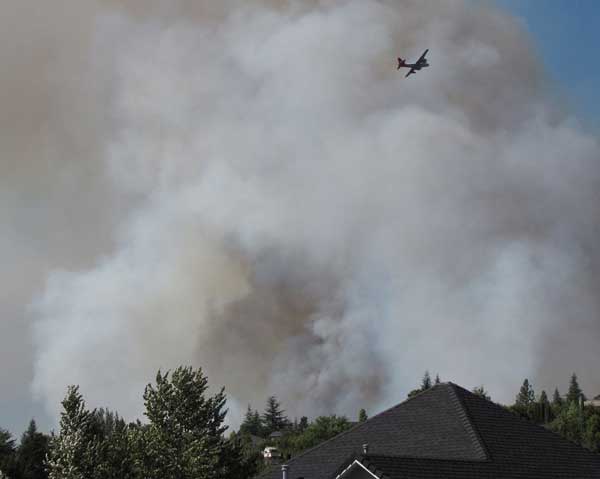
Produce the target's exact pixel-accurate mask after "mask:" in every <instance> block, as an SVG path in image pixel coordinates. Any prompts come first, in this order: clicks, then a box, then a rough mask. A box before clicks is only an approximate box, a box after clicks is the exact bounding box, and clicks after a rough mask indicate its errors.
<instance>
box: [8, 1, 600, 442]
mask: <svg viewBox="0 0 600 479" xmlns="http://www.w3.org/2000/svg"><path fill="white" fill-rule="evenodd" d="M56 1H57V2H58V3H56V4H55V3H52V4H50V3H43V2H39V1H38V0H21V1H18V2H17V1H14V2H0V71H1V72H2V75H0V104H2V105H3V108H2V109H1V110H0V264H2V265H3V268H2V269H1V270H0V282H1V283H2V284H3V285H4V287H3V289H2V291H0V299H1V301H0V317H1V318H2V319H1V320H0V328H1V329H0V362H1V363H2V364H3V365H9V367H3V368H1V369H0V391H2V393H1V394H0V427H5V428H8V429H10V430H11V431H13V432H14V433H15V434H17V435H18V434H20V432H21V431H23V430H24V429H25V427H26V426H27V423H28V421H29V419H30V418H31V417H32V416H34V417H35V418H36V419H38V421H39V422H40V425H41V426H42V428H43V429H46V430H47V429H49V428H51V427H53V426H54V425H55V424H56V418H57V412H58V408H59V404H60V400H61V398H62V395H63V394H64V391H65V388H66V385H67V384H73V383H76V384H80V385H81V388H82V393H83V394H84V397H86V398H87V399H88V400H89V403H90V405H92V406H107V407H109V408H113V409H116V410H118V411H119V412H121V413H122V414H123V415H125V417H127V418H134V417H137V416H139V415H140V414H141V409H140V408H141V400H140V398H141V394H142V391H143V387H144V385H145V384H146V383H147V382H148V381H149V380H150V379H151V378H152V376H153V374H154V373H155V371H156V370H157V369H158V368H162V369H166V368H172V367H175V366H177V365H179V364H188V363H191V364H193V365H201V366H202V367H203V368H205V371H206V372H207V373H208V376H209V381H210V383H211V384H215V385H224V386H226V388H227V391H228V392H229V393H230V400H231V401H230V407H231V417H232V418H233V423H235V421H236V417H237V418H238V419H239V413H240V412H243V411H244V410H245V407H246V405H247V403H248V402H251V403H252V404H253V405H255V406H256V407H261V405H262V402H263V401H264V398H265V397H267V396H268V395H270V394H277V395H278V396H279V397H280V398H281V399H282V401H283V404H284V407H285V409H286V410H287V411H288V412H289V413H290V414H291V415H293V414H297V415H304V414H307V411H312V412H314V413H315V414H319V413H323V414H328V413H332V412H335V413H338V414H348V415H350V416H351V417H352V415H353V414H355V412H356V411H358V409H359V408H362V407H367V409H368V412H369V413H370V414H371V413H372V412H375V411H377V410H380V409H382V408H383V407H386V406H389V405H391V404H394V403H396V402H398V401H399V400H400V399H402V398H403V397H405V395H406V392H408V391H409V390H410V389H412V388H413V387H414V386H415V384H417V383H418V382H419V380H420V376H421V375H422V373H423V372H424V370H425V369H429V370H430V371H431V373H432V374H433V375H434V374H435V373H439V374H440V376H441V377H442V379H443V380H446V379H451V380H454V381H456V382H458V383H460V384H462V385H464V386H465V387H469V388H471V387H475V386H479V385H481V384H484V385H485V386H486V389H488V390H489V392H490V393H491V395H492V397H493V398H495V399H498V400H501V401H510V400H511V399H512V397H513V395H514V392H516V390H517V389H518V387H519V384H520V381H521V380H522V378H523V376H525V375H527V376H529V377H530V379H531V380H532V381H533V383H534V386H535V387H536V388H538V387H545V388H546V389H549V388H554V386H555V385H558V386H561V387H564V385H566V381H567V380H568V377H569V375H570V373H571V372H572V371H573V370H577V372H578V373H580V376H581V380H582V386H583V389H584V390H585V391H586V392H589V394H593V395H595V394H597V393H599V392H600V378H599V377H598V376H597V373H596V371H597V367H596V366H595V365H596V364H597V363H598V361H599V360H600V358H598V357H597V355H598V354H600V350H599V348H597V344H598V342H599V341H600V327H599V326H598V321H597V318H598V316H599V315H600V300H599V299H598V298H600V294H599V293H598V291H597V287H598V286H597V285H598V284H600V281H599V279H600V251H599V248H600V238H599V236H600V234H599V232H598V227H597V224H596V223H597V222H596V215H597V205H598V191H599V188H598V184H600V165H598V151H600V146H599V145H598V135H597V134H596V133H590V132H595V131H597V125H598V119H599V117H600V110H599V109H600V107H599V106H598V105H599V104H600V102H599V101H598V99H599V97H598V92H597V91H596V89H595V84H598V81H599V78H598V76H599V68H600V67H599V63H598V60H597V59H596V58H595V55H594V53H595V52H593V51H592V50H593V46H594V45H595V44H598V35H599V34H598V33H596V32H594V25H593V19H594V18H597V15H595V14H597V12H598V9H599V8H600V7H598V6H597V4H596V2H594V1H591V0H590V1H587V2H583V1H574V0H568V1H567V0H565V1H562V2H559V1H557V0H545V1H542V0H539V1H529V2H526V1H516V0H515V1H510V0H497V1H496V2H495V5H496V6H499V7H500V8H501V13H498V11H497V10H487V9H485V8H472V6H473V3H474V2H469V0H464V1H463V0H445V1H443V2H439V3H438V2H423V1H422V0H404V1H401V2H400V1H398V0H319V1H317V0H305V1H304V0H303V1H298V2H288V1H284V0H173V2H169V3H168V4H166V3H165V2H163V1H162V0H127V1H125V2H123V1H116V0H84V1H79V0H56ZM490 2H491V0H490ZM490 2H488V3H490ZM477 3H479V6H480V7H482V6H484V5H486V3H484V2H483V0H482V2H475V4H476V5H477ZM65 12H68V15H66V14H65ZM232 12H234V13H232ZM505 14H508V16H507V15H505ZM513 16H516V17H517V19H516V20H515V18H514V17H513ZM357 31H359V32H362V33H363V34H361V35H357V34H356V32H357ZM423 45H426V46H427V47H429V48H430V55H429V60H430V63H431V68H429V69H427V70H425V71H423V72H420V73H419V74H417V75H414V76H411V77H410V79H406V80H404V78H403V76H399V75H398V73H397V72H396V69H395V66H396V63H395V58H396V57H397V56H406V57H408V58H409V59H411V58H416V56H418V55H419V54H420V52H421V51H422V48H423ZM290 51H291V52H293V54H290ZM582 52H584V53H582ZM565 62H571V63H569V67H568V68H565ZM571 65H572V66H571ZM465 344H468V345H469V347H468V348H465V347H464V345H465ZM596 351H598V352H596ZM561 381H562V383H561ZM557 383H558V384H557ZM236 414H237V416H236ZM308 414H310V413H308Z"/></svg>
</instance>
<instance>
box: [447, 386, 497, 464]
mask: <svg viewBox="0 0 600 479" xmlns="http://www.w3.org/2000/svg"><path fill="white" fill-rule="evenodd" d="M448 385H449V386H450V388H449V389H450V396H451V398H452V400H453V402H454V405H455V407H456V408H457V412H458V416H459V418H460V419H461V422H462V424H463V426H464V428H465V430H466V431H467V434H468V435H469V437H470V438H471V440H472V441H473V443H474V444H475V448H476V449H477V451H478V452H479V454H480V455H481V459H482V460H486V461H489V460H490V459H491V456H490V453H489V451H488V449H487V447H486V446H485V442H484V441H483V438H482V437H481V434H480V433H479V431H478V430H477V426H475V423H474V422H473V420H472V418H471V415H470V414H469V409H468V408H467V406H466V404H465V403H464V402H463V400H462V398H461V397H460V395H459V394H458V392H457V391H456V388H459V387H460V386H458V385H456V384H454V383H452V382H449V383H448ZM461 389H463V388H461ZM463 390H464V391H467V390H466V389H463ZM467 392H469V391H467ZM469 394H473V393H471V392H469Z"/></svg>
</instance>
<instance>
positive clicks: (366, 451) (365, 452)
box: [363, 444, 369, 456]
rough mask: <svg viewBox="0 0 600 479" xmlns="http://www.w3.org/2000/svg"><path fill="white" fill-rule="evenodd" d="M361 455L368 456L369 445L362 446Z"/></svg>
mask: <svg viewBox="0 0 600 479" xmlns="http://www.w3.org/2000/svg"><path fill="white" fill-rule="evenodd" d="M363 454H364V455H365V456H366V455H367V454H369V445H368V444H363Z"/></svg>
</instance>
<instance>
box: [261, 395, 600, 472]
mask: <svg viewBox="0 0 600 479" xmlns="http://www.w3.org/2000/svg"><path fill="white" fill-rule="evenodd" d="M263 477H264V478H265V479H301V478H302V479H525V478H527V479H600V455H598V454H594V453H592V452H590V451H588V450H586V449H583V448H582V447H580V446H577V445H576V444H574V443H572V442H569V441H568V440H566V439H563V438H562V437H560V436H558V435H557V434H554V433H553V432H551V431H549V430H547V429H545V428H543V427H541V426H537V425H535V424H533V423H531V422H529V421H527V420H525V419H521V418H520V417H518V416H516V415H514V414H513V413H511V412H509V411H507V410H506V409H505V408H503V407H502V406H499V405H497V404H494V403H493V402H491V401H488V400H486V399H484V398H482V397H480V396H477V395H475V394H473V393H471V392H469V391H467V390H465V389H463V388H461V387H459V386H457V385H455V384H452V383H442V384H439V385H436V386H434V387H432V388H431V389H428V390H426V391H424V392H422V393H420V394H418V395H416V396H414V397H413V398H411V399H408V400H407V401H404V402H403V403H401V404H399V405H397V406H395V407H393V408H391V409H388V410H387V411H384V412H382V413H380V414H378V415H377V416H374V417H372V418H370V419H368V420H367V421H365V422H362V423H360V424H358V425H357V426H355V427H353V428H352V429H349V430H348V431H346V432H344V433H342V434H340V435H338V436H336V437H334V438H333V439H330V440H328V441H325V442H323V443H322V444H320V445H318V446H316V447H314V448H312V449H309V450H308V451H306V452H304V453H302V454H300V455H298V456H296V457H295V458H293V459H290V460H288V461H287V462H285V463H284V464H283V465H279V466H275V467H273V468H271V469H270V470H269V471H267V472H266V473H265V474H264V475H263Z"/></svg>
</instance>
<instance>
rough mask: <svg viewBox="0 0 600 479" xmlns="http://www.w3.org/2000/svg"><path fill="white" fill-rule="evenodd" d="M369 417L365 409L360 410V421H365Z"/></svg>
mask: <svg viewBox="0 0 600 479" xmlns="http://www.w3.org/2000/svg"><path fill="white" fill-rule="evenodd" d="M367 419H369V416H367V411H366V410H365V409H361V410H360V411H358V422H365V421H366V420H367Z"/></svg>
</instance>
